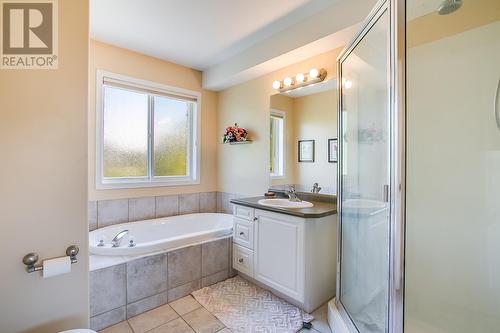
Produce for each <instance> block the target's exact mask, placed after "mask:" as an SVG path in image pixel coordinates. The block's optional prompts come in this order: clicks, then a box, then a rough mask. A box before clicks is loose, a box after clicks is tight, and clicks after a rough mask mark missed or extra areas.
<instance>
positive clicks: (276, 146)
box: [269, 110, 285, 179]
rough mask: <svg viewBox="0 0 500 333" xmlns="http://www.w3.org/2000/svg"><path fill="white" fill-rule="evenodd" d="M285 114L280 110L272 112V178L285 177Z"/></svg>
mask: <svg viewBox="0 0 500 333" xmlns="http://www.w3.org/2000/svg"><path fill="white" fill-rule="evenodd" d="M284 135H285V113H284V112H282V111H278V110H273V111H271V145H270V146H271V156H270V165H269V169H270V172H271V178H273V179H278V178H283V177H285V151H284Z"/></svg>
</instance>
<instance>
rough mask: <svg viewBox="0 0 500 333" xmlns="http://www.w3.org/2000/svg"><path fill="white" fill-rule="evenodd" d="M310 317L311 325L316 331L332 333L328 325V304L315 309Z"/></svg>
mask: <svg viewBox="0 0 500 333" xmlns="http://www.w3.org/2000/svg"><path fill="white" fill-rule="evenodd" d="M311 315H312V316H313V317H314V320H313V321H312V325H313V328H314V329H315V330H316V331H319V332H321V333H332V331H331V329H330V325H328V303H325V304H323V305H322V306H320V307H319V308H317V309H316V310H315V311H313V313H311Z"/></svg>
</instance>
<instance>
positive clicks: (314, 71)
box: [309, 68, 319, 79]
mask: <svg viewBox="0 0 500 333" xmlns="http://www.w3.org/2000/svg"><path fill="white" fill-rule="evenodd" d="M318 76H319V71H318V69H316V68H313V69H311V70H310V71H309V77H310V78H311V79H315V78H317V77H318Z"/></svg>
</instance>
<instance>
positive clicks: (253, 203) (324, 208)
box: [231, 194, 337, 218]
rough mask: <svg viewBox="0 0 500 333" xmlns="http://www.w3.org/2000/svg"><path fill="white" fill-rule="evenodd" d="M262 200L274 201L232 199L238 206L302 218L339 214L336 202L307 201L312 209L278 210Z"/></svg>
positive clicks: (255, 198)
mask: <svg viewBox="0 0 500 333" xmlns="http://www.w3.org/2000/svg"><path fill="white" fill-rule="evenodd" d="M299 197H300V194H299ZM261 199H272V198H267V197H253V198H239V199H232V200H231V203H233V204H236V205H242V206H247V207H252V208H257V209H261V210H267V211H270V212H276V213H282V214H287V215H293V216H298V217H302V218H318V217H324V216H328V215H333V214H336V213H337V203H336V202H321V201H313V200H306V201H309V202H312V203H313V204H314V206H313V207H310V208H276V207H269V206H262V205H260V204H259V203H258V201H259V200H261Z"/></svg>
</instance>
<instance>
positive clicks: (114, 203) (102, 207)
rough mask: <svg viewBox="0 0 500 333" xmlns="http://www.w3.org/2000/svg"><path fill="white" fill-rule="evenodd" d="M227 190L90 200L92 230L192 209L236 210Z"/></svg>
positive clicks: (233, 195) (230, 194) (231, 211)
mask: <svg viewBox="0 0 500 333" xmlns="http://www.w3.org/2000/svg"><path fill="white" fill-rule="evenodd" d="M238 197H241V196H238V195H235V194H232V193H225V192H201V193H190V194H179V195H165V196H156V197H142V198H129V199H116V200H102V201H89V202H88V220H89V231H92V230H95V229H98V228H103V227H106V226H109V225H113V224H117V223H124V222H134V221H140V220H147V219H154V218H160V217H167V216H174V215H182V214H191V213H227V214H232V213H233V205H232V204H231V202H230V201H231V199H235V198H238Z"/></svg>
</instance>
